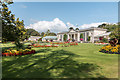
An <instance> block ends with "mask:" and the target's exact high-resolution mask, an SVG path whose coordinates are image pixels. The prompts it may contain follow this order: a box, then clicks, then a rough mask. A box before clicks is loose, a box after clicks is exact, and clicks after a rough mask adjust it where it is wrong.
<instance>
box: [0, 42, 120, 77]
mask: <svg viewBox="0 0 120 80" xmlns="http://www.w3.org/2000/svg"><path fill="white" fill-rule="evenodd" d="M25 45H28V44H25ZM1 46H2V47H3V48H5V47H14V45H13V44H11V43H7V44H3V45H1ZM101 47H102V46H97V45H94V44H91V43H79V45H78V46H71V47H58V48H52V47H51V48H34V49H35V50H36V54H30V55H23V56H10V57H3V58H2V72H3V74H2V76H3V78H98V77H101V78H118V55H117V54H105V53H101V52H99V49H100V48H101Z"/></svg>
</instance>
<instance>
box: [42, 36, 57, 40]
mask: <svg viewBox="0 0 120 80" xmlns="http://www.w3.org/2000/svg"><path fill="white" fill-rule="evenodd" d="M43 38H44V39H56V38H57V36H45V37H43Z"/></svg>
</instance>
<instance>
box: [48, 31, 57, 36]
mask: <svg viewBox="0 0 120 80" xmlns="http://www.w3.org/2000/svg"><path fill="white" fill-rule="evenodd" d="M48 36H57V35H56V33H53V32H51V33H49V34H48Z"/></svg>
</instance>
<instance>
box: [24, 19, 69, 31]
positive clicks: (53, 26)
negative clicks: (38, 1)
mask: <svg viewBox="0 0 120 80" xmlns="http://www.w3.org/2000/svg"><path fill="white" fill-rule="evenodd" d="M26 28H33V29H35V30H36V31H38V32H46V31H47V30H48V29H49V30H50V31H51V32H56V33H57V32H62V31H67V30H68V28H67V26H66V24H65V23H64V22H63V21H61V20H60V19H59V18H55V19H54V20H53V21H38V22H36V23H34V24H30V25H29V26H26Z"/></svg>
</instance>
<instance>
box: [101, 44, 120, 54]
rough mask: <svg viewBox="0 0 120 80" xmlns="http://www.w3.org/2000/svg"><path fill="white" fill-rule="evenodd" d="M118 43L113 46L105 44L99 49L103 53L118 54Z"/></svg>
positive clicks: (119, 47)
mask: <svg viewBox="0 0 120 80" xmlns="http://www.w3.org/2000/svg"><path fill="white" fill-rule="evenodd" d="M119 49H120V45H116V46H115V47H113V46H111V45H107V46H104V47H102V48H101V49H100V50H99V51H100V52H103V53H110V54H120V51H119Z"/></svg>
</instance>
